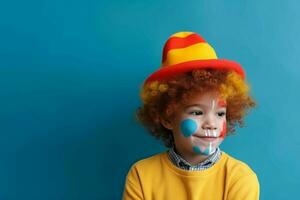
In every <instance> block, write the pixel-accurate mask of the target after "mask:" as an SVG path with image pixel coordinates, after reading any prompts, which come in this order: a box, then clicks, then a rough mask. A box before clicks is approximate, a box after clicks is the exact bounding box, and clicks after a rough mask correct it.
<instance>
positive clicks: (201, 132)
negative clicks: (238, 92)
mask: <svg viewBox="0 0 300 200" xmlns="http://www.w3.org/2000/svg"><path fill="white" fill-rule="evenodd" d="M170 128H171V129H172V131H173V135H174V141H175V146H176V149H177V150H178V151H179V152H182V153H186V154H190V155H191V154H200V155H204V156H208V155H210V154H212V153H213V152H214V151H215V149H216V148H217V147H218V146H219V145H220V144H221V142H222V141H223V140H224V138H225V135H226V102H225V101H224V100H222V99H220V98H219V97H218V94H217V93H214V92H209V93H203V94H195V95H193V96H192V97H191V98H190V99H189V100H188V101H187V102H186V103H185V104H184V105H181V106H180V107H179V109H178V110H177V111H176V113H175V116H174V119H173V121H171V123H170Z"/></svg>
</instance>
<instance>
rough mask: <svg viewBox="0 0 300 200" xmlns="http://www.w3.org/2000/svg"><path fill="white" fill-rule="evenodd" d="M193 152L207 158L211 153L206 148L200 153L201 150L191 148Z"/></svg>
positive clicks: (195, 147) (194, 147)
mask: <svg viewBox="0 0 300 200" xmlns="http://www.w3.org/2000/svg"><path fill="white" fill-rule="evenodd" d="M193 151H194V152H195V153H197V154H201V155H205V156H208V155H210V153H211V152H210V150H209V148H206V149H205V150H204V151H201V149H200V148H199V147H197V146H193Z"/></svg>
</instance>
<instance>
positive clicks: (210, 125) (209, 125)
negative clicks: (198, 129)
mask: <svg viewBox="0 0 300 200" xmlns="http://www.w3.org/2000/svg"><path fill="white" fill-rule="evenodd" d="M202 128H203V129H208V130H216V129H217V127H216V126H215V125H213V124H203V126H202Z"/></svg>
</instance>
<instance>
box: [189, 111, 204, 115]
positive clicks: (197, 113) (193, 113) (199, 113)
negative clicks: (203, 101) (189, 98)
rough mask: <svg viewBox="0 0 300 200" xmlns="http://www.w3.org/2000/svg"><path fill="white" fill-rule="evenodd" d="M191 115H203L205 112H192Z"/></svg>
mask: <svg viewBox="0 0 300 200" xmlns="http://www.w3.org/2000/svg"><path fill="white" fill-rule="evenodd" d="M190 114H192V115H203V112H202V111H192V112H190Z"/></svg>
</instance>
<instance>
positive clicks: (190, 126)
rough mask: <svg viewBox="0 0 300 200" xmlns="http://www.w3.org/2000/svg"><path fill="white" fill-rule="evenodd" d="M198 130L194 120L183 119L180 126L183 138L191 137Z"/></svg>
mask: <svg viewBox="0 0 300 200" xmlns="http://www.w3.org/2000/svg"><path fill="white" fill-rule="evenodd" d="M197 129H198V124H197V122H196V121H195V120H192V119H185V120H183V121H182V122H181V124H180V131H181V133H182V134H183V135H184V137H190V136H191V135H193V134H194V133H195V132H196V131H197Z"/></svg>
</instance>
